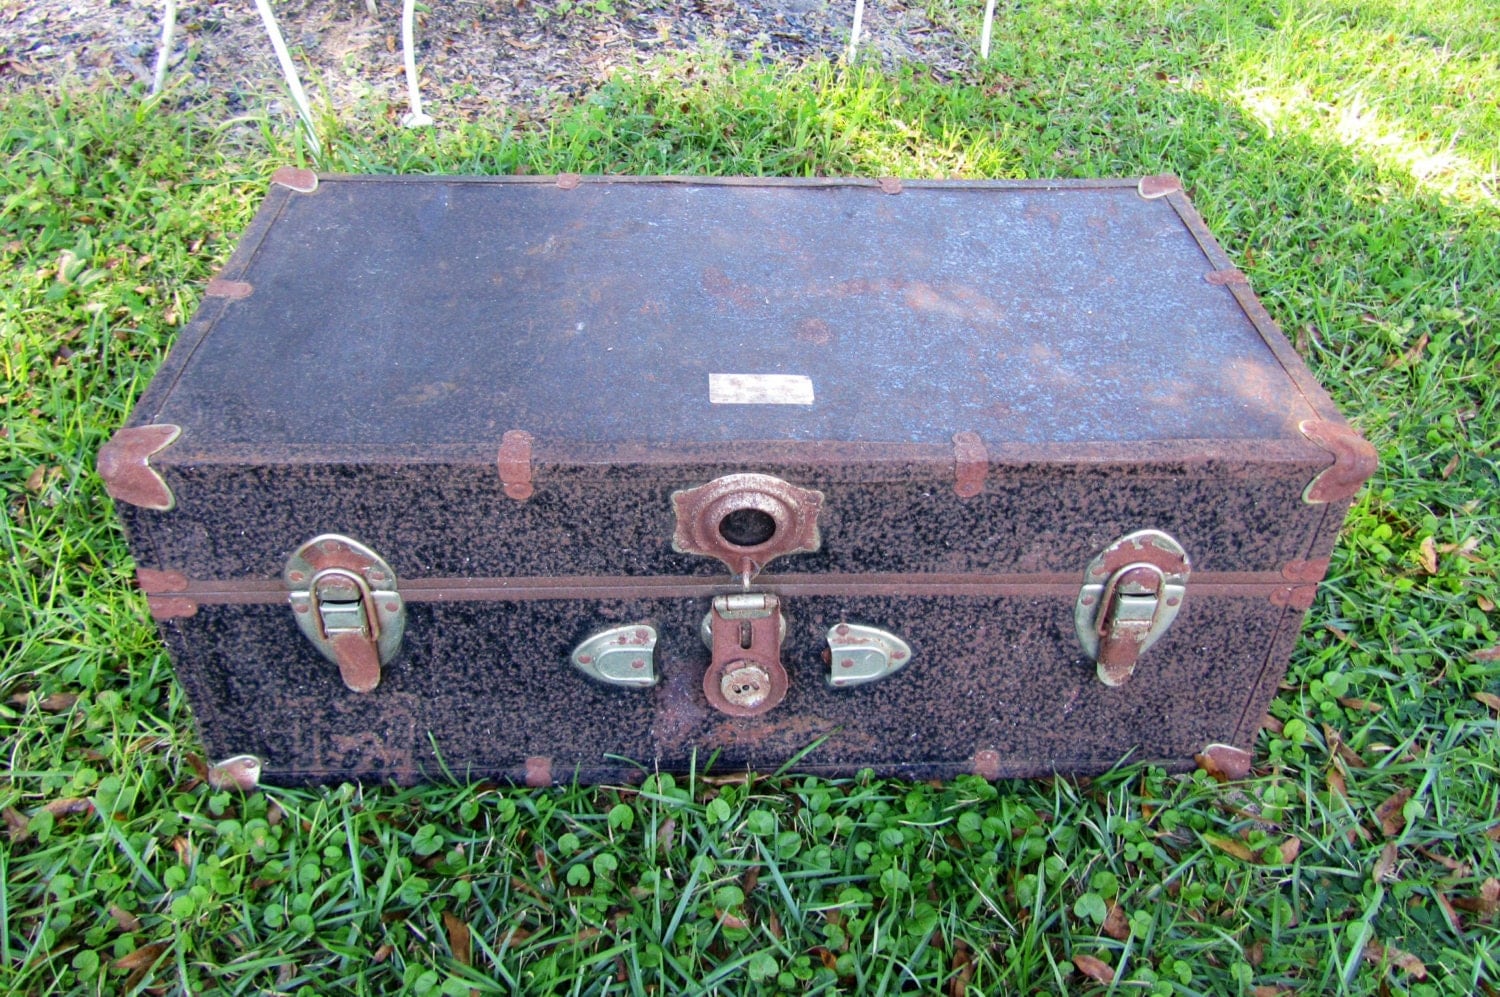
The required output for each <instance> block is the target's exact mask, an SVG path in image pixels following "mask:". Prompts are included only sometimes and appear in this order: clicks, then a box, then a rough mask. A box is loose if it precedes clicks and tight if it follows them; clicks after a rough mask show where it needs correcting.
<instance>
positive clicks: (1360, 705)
mask: <svg viewBox="0 0 1500 997" xmlns="http://www.w3.org/2000/svg"><path fill="white" fill-rule="evenodd" d="M1339 705H1340V706H1342V707H1344V708H1345V709H1346V710H1364V711H1365V712H1366V713H1379V712H1380V711H1381V710H1383V709H1385V707H1384V706H1381V705H1380V704H1379V703H1372V702H1370V701H1369V700H1368V699H1355V698H1354V697H1353V696H1347V697H1346V696H1340V697H1339Z"/></svg>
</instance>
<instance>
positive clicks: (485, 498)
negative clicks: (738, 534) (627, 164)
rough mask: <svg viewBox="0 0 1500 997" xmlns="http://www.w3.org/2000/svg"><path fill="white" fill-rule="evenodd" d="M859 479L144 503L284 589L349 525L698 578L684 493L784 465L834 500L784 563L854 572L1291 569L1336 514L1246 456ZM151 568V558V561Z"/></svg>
mask: <svg viewBox="0 0 1500 997" xmlns="http://www.w3.org/2000/svg"><path fill="white" fill-rule="evenodd" d="M889 470H891V471H893V472H894V473H892V480H885V481H873V482H871V481H866V482H860V481H849V480H847V476H848V475H850V474H851V473H854V472H857V471H858V468H854V467H850V466H849V465H843V466H839V465H835V466H823V467H819V466H813V465H802V466H796V465H793V466H786V467H772V468H767V467H764V466H757V465H755V464H741V465H705V466H700V467H688V468H674V469H672V471H671V472H670V473H663V472H662V471H661V470H660V469H655V468H640V467H636V468H630V467H608V466H599V467H576V466H575V467H566V468H555V467H546V466H543V467H540V468H538V469H537V473H536V475H535V478H534V488H535V491H534V492H533V494H532V495H531V497H530V498H528V499H527V500H526V501H525V502H518V501H515V500H513V499H510V498H508V497H507V496H506V494H505V491H504V488H503V486H502V484H501V481H500V478H499V475H498V474H497V473H496V471H495V468H494V466H493V465H492V464H491V465H479V464H468V465H453V464H426V463H403V464H387V463H379V464H371V465H363V466H360V465H350V464H304V463H286V464H265V465H259V466H228V467H225V466H219V465H207V464H199V465H187V466H176V467H169V468H168V469H167V471H166V473H167V475H168V478H169V480H170V481H171V483H172V486H173V488H174V490H175V493H176V494H177V496H178V507H177V508H176V509H175V510H173V511H172V512H170V513H155V512H151V511H149V510H135V509H131V510H129V511H128V512H127V515H128V516H129V517H130V524H131V526H132V533H133V534H139V535H141V536H142V537H143V538H146V537H149V540H150V543H151V544H152V546H153V547H154V550H155V551H156V552H158V556H159V558H160V559H159V560H157V561H156V562H155V563H153V564H150V566H151V567H156V568H159V569H162V570H170V571H176V572H180V573H182V574H185V575H187V576H188V577H189V578H197V579H210V578H266V579H274V578H276V577H278V576H279V575H280V573H281V568H282V566H283V564H284V563H285V561H286V557H287V555H288V554H290V553H291V551H292V550H293V549H295V548H296V547H297V545H299V544H301V543H302V542H303V541H305V540H308V539H310V538H311V537H314V536H317V535H319V534H322V533H328V532H338V533H343V534H347V535H349V536H351V537H354V538H355V539H358V540H359V541H361V542H362V543H365V544H368V545H370V546H372V547H374V548H375V549H377V550H379V551H381V552H382V556H384V557H386V558H387V559H388V560H389V561H390V562H391V564H392V565H393V566H394V567H395V569H396V573H397V575H398V576H400V577H402V578H480V579H483V578H512V577H525V576H561V575H592V576H604V577H620V578H626V577H643V576H667V575H672V576H697V577H704V576H707V577H713V576H715V575H717V574H721V573H722V572H723V571H724V568H723V566H722V565H721V564H720V563H719V562H717V561H715V560H713V559H712V558H705V557H700V556H695V555H691V554H682V553H679V552H677V551H674V550H673V549H672V538H673V532H674V525H675V520H674V517H673V507H672V498H671V497H672V493H673V492H675V491H677V490H679V489H685V488H691V487H694V486H697V485H701V484H703V483H705V482H707V481H710V480H712V479H714V478H717V477H719V476H720V475H724V474H729V473H739V472H744V471H768V472H769V473H772V474H774V475H775V476H777V477H779V478H782V479H784V480H787V481H789V482H791V483H792V484H795V485H798V486H801V487H806V488H814V489H818V490H820V491H821V492H823V494H824V501H823V505H822V510H821V512H820V513H819V516H818V528H819V532H820V534H821V546H820V548H819V549H818V550H817V551H814V552H811V553H802V554H795V555H791V556H789V557H787V558H785V559H784V560H782V561H778V562H776V565H775V567H776V569H777V570H786V571H796V572H804V573H817V574H829V575H841V574H879V573H905V572H911V573H920V574H930V573H964V572H980V573H998V572H1018V573H1020V572H1038V573H1048V572H1064V573H1069V574H1074V573H1078V572H1081V571H1082V570H1083V567H1084V565H1086V564H1087V563H1088V562H1089V560H1090V559H1091V558H1092V557H1093V556H1094V555H1095V554H1097V553H1098V552H1099V550H1100V548H1102V547H1103V546H1104V545H1105V544H1107V543H1109V542H1110V541H1112V540H1114V539H1115V538H1116V537H1118V536H1122V535H1123V534H1126V533H1129V532H1132V531H1134V530H1138V529H1146V528H1150V529H1158V530H1162V531H1164V532H1166V533H1168V534H1170V535H1171V536H1173V537H1175V538H1176V539H1177V540H1178V542H1179V543H1181V544H1183V545H1184V547H1185V548H1186V549H1187V551H1188V553H1189V555H1190V556H1191V557H1192V558H1193V563H1194V565H1195V566H1196V567H1197V568H1198V569H1200V570H1207V571H1238V572H1249V571H1272V572H1274V571H1278V570H1280V568H1281V566H1282V565H1284V564H1286V563H1287V562H1288V561H1293V560H1297V559H1299V558H1304V557H1307V556H1308V554H1307V551H1308V549H1309V547H1310V545H1311V543H1312V539H1313V534H1314V532H1315V530H1316V529H1317V526H1318V524H1319V522H1320V521H1321V519H1322V516H1323V511H1324V507H1323V506H1311V505H1308V504H1307V503H1305V502H1303V501H1302V499H1301V491H1302V488H1303V487H1304V486H1305V485H1306V483H1307V482H1308V481H1309V480H1311V478H1312V476H1313V474H1314V473H1316V466H1315V465H1313V466H1309V465H1308V464H1307V463H1295V462H1290V461H1281V462H1272V461H1264V460H1255V459H1252V458H1249V457H1247V458H1245V459H1242V460H1240V461H1229V460H1220V461H1206V460H1205V461H1197V462H1174V463H1144V462H1143V463H1140V464H1135V465H1130V464H1123V463H1110V464H1107V465H1103V466H1077V465H1066V464H1058V463H1051V464H1048V463H1041V462H1037V463H1032V464H1021V465H998V466H994V467H992V468H990V469H989V473H988V475H987V478H988V480H987V481H986V484H985V490H984V491H983V492H981V493H980V494H978V495H975V496H973V497H970V498H967V499H960V498H959V497H958V496H957V495H956V494H955V490H954V484H953V477H952V475H953V472H952V465H951V464H950V465H948V466H943V465H934V464H929V465H925V466H922V465H916V466H908V467H903V468H898V469H889ZM142 560H143V562H146V561H149V560H150V559H149V558H142Z"/></svg>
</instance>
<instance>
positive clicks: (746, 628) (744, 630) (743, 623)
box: [740, 620, 753, 651]
mask: <svg viewBox="0 0 1500 997" xmlns="http://www.w3.org/2000/svg"><path fill="white" fill-rule="evenodd" d="M752 633H753V628H752V627H751V626H750V621H749V620H740V648H741V649H742V650H745V651H748V650H750V637H751V634H752Z"/></svg>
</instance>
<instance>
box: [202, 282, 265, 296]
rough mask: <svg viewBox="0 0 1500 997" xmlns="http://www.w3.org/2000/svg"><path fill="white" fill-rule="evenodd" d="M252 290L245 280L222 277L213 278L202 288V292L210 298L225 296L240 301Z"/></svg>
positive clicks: (253, 289)
mask: <svg viewBox="0 0 1500 997" xmlns="http://www.w3.org/2000/svg"><path fill="white" fill-rule="evenodd" d="M254 291H255V288H254V287H252V286H251V285H250V284H249V282H247V281H243V280H225V279H224V278H223V277H215V278H213V279H212V280H210V281H209V282H208V286H207V287H205V288H204V289H203V293H204V294H205V295H207V296H208V297H210V298H227V299H229V300H230V301H242V300H244V299H245V298H248V297H250V295H251V294H252V293H254Z"/></svg>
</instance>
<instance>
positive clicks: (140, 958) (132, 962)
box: [110, 942, 171, 970]
mask: <svg viewBox="0 0 1500 997" xmlns="http://www.w3.org/2000/svg"><path fill="white" fill-rule="evenodd" d="M170 947H171V946H170V945H168V944H167V943H166V942H152V943H151V944H150V945H142V946H141V947H140V948H138V949H136V950H135V951H134V952H127V953H125V954H124V955H122V956H120V958H118V959H116V960H115V961H114V962H112V963H110V966H111V967H112V968H114V969H142V970H144V969H150V968H151V967H152V966H154V965H156V960H158V959H160V958H161V957H162V955H163V953H165V952H166V951H167V949H168V948H170Z"/></svg>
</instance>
